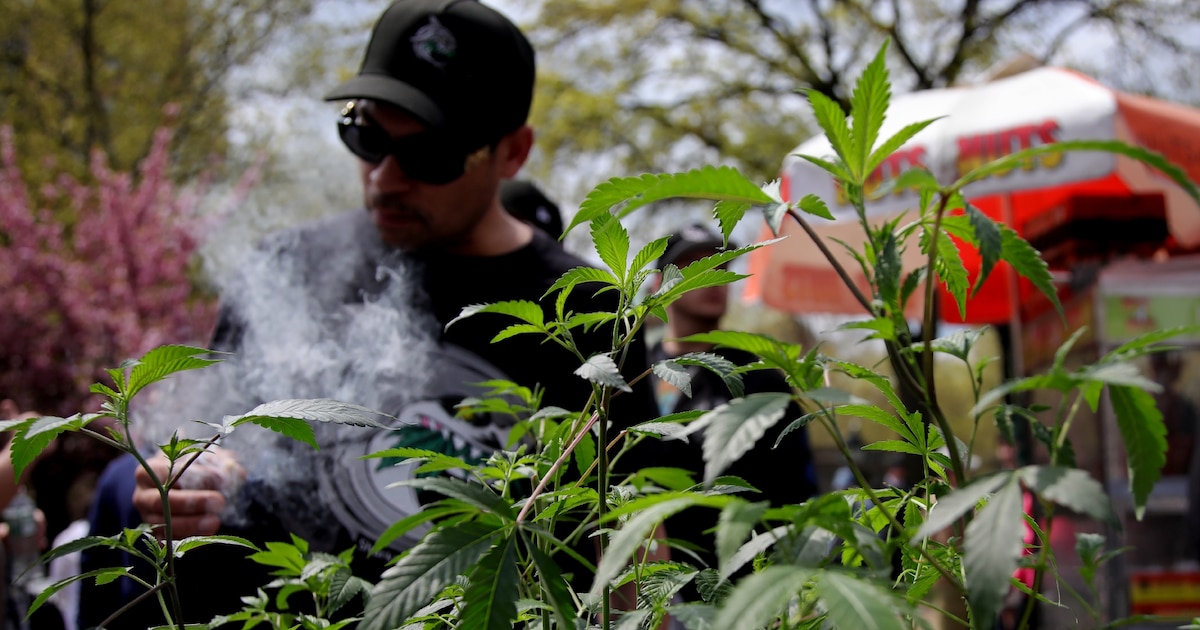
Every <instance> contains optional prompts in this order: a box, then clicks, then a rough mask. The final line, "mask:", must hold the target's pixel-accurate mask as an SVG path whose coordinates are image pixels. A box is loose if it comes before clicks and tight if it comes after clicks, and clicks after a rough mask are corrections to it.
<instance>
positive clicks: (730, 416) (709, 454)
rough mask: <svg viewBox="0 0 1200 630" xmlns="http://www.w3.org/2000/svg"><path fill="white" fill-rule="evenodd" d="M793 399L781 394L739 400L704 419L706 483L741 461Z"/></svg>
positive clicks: (771, 393) (778, 419)
mask: <svg viewBox="0 0 1200 630" xmlns="http://www.w3.org/2000/svg"><path fill="white" fill-rule="evenodd" d="M791 401H792V397H791V396H789V395H788V394H783V393H778V392H762V393H756V394H750V395H748V396H746V397H744V398H736V399H734V400H732V401H730V402H728V403H726V404H724V405H721V406H719V407H717V408H716V409H714V410H712V411H710V412H709V413H707V414H705V415H704V416H701V419H700V420H699V421H698V422H702V423H705V425H706V426H705V428H704V446H703V453H704V481H705V482H711V481H712V480H713V479H715V478H716V477H717V475H720V474H721V473H722V472H724V471H725V469H726V468H728V467H729V466H730V464H732V463H733V462H735V461H737V460H738V459H739V458H741V456H742V455H744V454H746V452H748V451H749V450H750V449H752V448H754V444H755V443H756V442H758V440H759V439H760V438H762V436H763V435H765V434H766V432H767V431H768V430H770V428H771V427H773V426H775V424H776V423H778V422H779V421H780V420H781V419H782V418H783V414H784V412H785V411H787V407H788V405H789V404H790V403H791Z"/></svg>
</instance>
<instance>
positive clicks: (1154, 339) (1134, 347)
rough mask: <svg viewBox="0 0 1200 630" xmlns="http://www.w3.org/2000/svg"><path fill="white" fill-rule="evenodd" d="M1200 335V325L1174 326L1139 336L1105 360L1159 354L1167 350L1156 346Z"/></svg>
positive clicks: (1114, 350)
mask: <svg viewBox="0 0 1200 630" xmlns="http://www.w3.org/2000/svg"><path fill="white" fill-rule="evenodd" d="M1196 334H1200V324H1196V325H1194V326H1174V327H1171V328H1164V329H1161V330H1152V331H1150V332H1148V333H1145V334H1143V335H1138V336H1137V337H1134V338H1133V339H1130V340H1129V341H1127V342H1125V343H1123V344H1121V345H1120V346H1117V347H1116V348H1115V349H1113V350H1112V351H1111V352H1109V353H1108V354H1106V355H1104V360H1105V361H1107V360H1108V359H1112V358H1115V357H1124V358H1133V357H1137V356H1141V355H1143V354H1147V353H1149V352H1158V351H1159V350H1165V349H1166V348H1157V347H1154V344H1157V343H1161V342H1164V341H1169V340H1171V339H1173V338H1175V337H1181V336H1191V335H1196Z"/></svg>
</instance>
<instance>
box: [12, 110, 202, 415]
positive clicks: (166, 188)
mask: <svg viewBox="0 0 1200 630" xmlns="http://www.w3.org/2000/svg"><path fill="white" fill-rule="evenodd" d="M169 142H170V134H169V132H167V131H166V130H159V132H158V133H156V134H155V136H154V144H152V145H151V150H150V154H149V155H148V156H147V158H146V159H145V160H144V161H143V162H142V163H141V164H140V165H139V167H138V169H137V171H136V173H123V172H119V171H116V170H113V169H111V168H110V167H109V166H108V165H107V164H106V163H105V161H104V158H103V155H102V154H100V153H99V152H97V153H95V154H94V155H93V159H92V163H91V167H90V172H89V180H90V181H91V182H92V183H89V184H85V183H81V182H80V181H79V180H77V179H75V178H74V177H72V176H70V175H63V176H62V177H59V178H57V179H56V181H55V182H54V183H53V184H50V185H47V186H45V187H43V188H42V190H41V191H40V192H37V193H35V192H33V191H32V190H31V188H30V187H29V186H28V185H27V184H26V183H25V181H24V179H23V176H22V173H21V171H20V168H19V167H18V165H17V160H16V154H15V151H14V149H13V141H12V134H11V132H10V131H9V130H7V129H4V128H0V286H3V287H5V291H4V298H5V304H4V308H3V309H0V348H3V349H4V350H3V352H2V353H0V398H11V399H13V400H15V401H16V402H17V404H18V406H19V407H21V408H23V409H30V408H32V409H37V410H39V411H41V412H43V413H50V414H66V413H74V412H75V411H78V410H80V409H88V408H90V407H91V406H90V405H88V404H86V399H87V397H88V395H89V393H88V386H89V385H90V384H91V383H93V382H96V381H100V380H105V377H104V373H103V369H104V368H107V367H110V366H113V365H119V364H120V363H121V362H122V361H124V360H126V359H128V358H130V357H133V356H137V355H138V354H140V353H142V352H145V351H146V350H148V349H150V348H152V347H154V346H156V345H159V344H164V343H186V342H192V343H203V341H204V340H205V339H206V338H207V335H208V330H209V327H210V326H211V324H212V321H213V318H214V315H215V309H214V305H213V300H212V299H211V297H207V298H206V297H205V296H202V295H201V296H196V295H193V292H192V281H191V280H192V275H193V272H194V268H195V259H194V257H193V256H192V254H193V253H194V252H195V251H196V248H197V243H198V238H199V232H200V228H201V227H202V224H201V222H200V219H199V218H198V217H197V216H196V215H195V214H194V213H193V212H192V210H193V208H194V206H195V203H196V199H197V195H196V194H194V193H193V194H189V193H187V192H185V191H183V190H181V189H180V188H179V187H177V186H176V185H174V184H172V183H171V180H170V178H169V177H168V172H169V167H170V153H169V151H168V145H169ZM64 204H65V205H66V206H67V207H68V208H69V209H70V211H71V214H72V216H75V217H77V220H76V221H75V222H74V224H73V225H70V226H68V225H65V224H64V222H62V221H60V220H57V219H56V218H55V216H54V215H55V213H54V212H53V211H52V210H51V208H56V207H59V206H60V205H64Z"/></svg>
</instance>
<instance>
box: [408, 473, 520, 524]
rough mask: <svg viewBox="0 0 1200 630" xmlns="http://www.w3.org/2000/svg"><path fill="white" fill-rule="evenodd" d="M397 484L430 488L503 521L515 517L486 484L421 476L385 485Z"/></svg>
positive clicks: (424, 488)
mask: <svg viewBox="0 0 1200 630" xmlns="http://www.w3.org/2000/svg"><path fill="white" fill-rule="evenodd" d="M398 486H404V487H408V488H417V489H418V490H431V491H433V492H437V493H438V494H442V495H445V496H448V497H451V498H454V499H458V500H459V501H463V502H465V503H467V504H469V505H473V506H475V507H477V508H479V509H480V510H483V511H484V512H490V513H492V514H495V515H497V516H499V517H500V518H502V519H503V520H505V521H511V520H514V519H516V514H514V513H513V510H512V506H511V505H509V504H508V502H506V501H505V500H504V499H503V498H502V497H500V496H499V495H497V494H495V493H493V492H492V491H491V490H490V489H488V488H487V487H486V486H483V485H481V484H478V483H469V482H466V481H463V480H461V479H456V478H453V477H421V478H418V479H405V480H403V481H397V482H396V483H393V484H389V485H388V486H387V487H389V488H394V487H398Z"/></svg>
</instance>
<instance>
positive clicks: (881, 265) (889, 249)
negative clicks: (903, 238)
mask: <svg viewBox="0 0 1200 630" xmlns="http://www.w3.org/2000/svg"><path fill="white" fill-rule="evenodd" d="M903 272H904V268H903V263H902V262H901V260H900V247H899V244H898V243H897V242H896V234H895V233H894V232H888V233H887V234H886V235H885V236H884V241H883V244H882V247H880V249H879V257H878V258H877V259H876V261H875V285H876V288H877V290H878V291H879V297H880V299H882V300H883V303H884V304H887V305H888V306H889V307H891V308H892V310H896V309H898V308H899V305H900V276H901V274H902V273H903Z"/></svg>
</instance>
